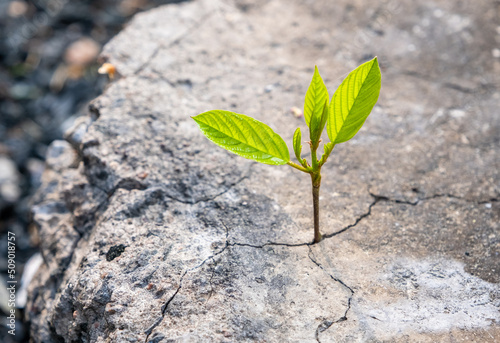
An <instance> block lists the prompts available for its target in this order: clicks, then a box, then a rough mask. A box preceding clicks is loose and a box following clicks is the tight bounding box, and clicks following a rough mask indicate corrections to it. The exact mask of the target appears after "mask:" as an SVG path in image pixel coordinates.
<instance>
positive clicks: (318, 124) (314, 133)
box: [309, 99, 329, 146]
mask: <svg viewBox="0 0 500 343" xmlns="http://www.w3.org/2000/svg"><path fill="white" fill-rule="evenodd" d="M328 112H329V110H328V99H326V100H325V102H324V104H323V110H322V114H321V116H320V117H312V118H311V127H310V129H309V133H310V137H311V143H312V144H313V146H317V144H318V142H319V139H320V137H321V133H322V132H323V129H324V128H325V124H326V120H327V118H328Z"/></svg>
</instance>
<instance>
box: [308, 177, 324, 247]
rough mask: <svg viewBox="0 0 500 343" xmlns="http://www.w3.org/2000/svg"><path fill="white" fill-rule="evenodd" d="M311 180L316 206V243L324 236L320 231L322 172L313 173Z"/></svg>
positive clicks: (314, 204) (314, 205)
mask: <svg viewBox="0 0 500 343" xmlns="http://www.w3.org/2000/svg"><path fill="white" fill-rule="evenodd" d="M311 181H312V195H313V207H314V243H319V242H320V241H321V238H322V236H321V233H320V232H319V186H320V185H321V174H320V173H319V171H318V172H317V173H312V174H311Z"/></svg>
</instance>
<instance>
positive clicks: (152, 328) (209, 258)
mask: <svg viewBox="0 0 500 343" xmlns="http://www.w3.org/2000/svg"><path fill="white" fill-rule="evenodd" d="M221 223H222V226H224V228H225V229H226V237H225V244H224V247H223V248H222V249H220V250H219V251H217V252H216V253H214V254H213V255H210V256H209V257H207V258H206V259H205V260H203V261H202V262H201V263H200V264H198V265H196V266H194V267H192V268H189V269H187V270H185V271H184V273H182V275H181V277H180V279H179V286H178V287H177V289H176V290H175V292H174V294H173V295H172V296H171V297H170V298H169V299H168V300H167V301H166V302H165V304H164V305H163V306H162V308H161V317H160V318H158V319H157V320H156V322H154V323H153V325H151V326H150V327H149V328H148V329H146V330H145V331H144V333H145V334H146V339H145V340H144V343H147V342H148V340H149V336H150V335H151V334H152V333H153V330H154V329H155V328H156V327H157V326H158V325H160V324H161V322H162V321H163V319H165V314H166V313H167V310H168V305H170V303H171V302H172V301H173V300H174V298H175V296H176V295H177V294H178V293H179V291H180V290H181V288H182V282H183V281H184V277H185V276H186V275H187V274H188V273H189V272H192V271H194V270H196V269H199V268H201V267H203V266H204V265H205V263H207V262H208V261H210V260H214V259H215V258H216V257H217V256H219V255H220V254H222V253H224V251H226V249H227V248H228V247H229V242H228V239H229V228H228V227H227V226H226V224H224V222H223V221H222V220H221Z"/></svg>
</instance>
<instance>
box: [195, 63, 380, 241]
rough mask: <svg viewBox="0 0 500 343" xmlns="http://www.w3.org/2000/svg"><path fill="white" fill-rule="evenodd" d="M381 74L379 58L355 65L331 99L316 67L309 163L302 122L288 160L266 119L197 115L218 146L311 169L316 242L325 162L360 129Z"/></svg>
mask: <svg viewBox="0 0 500 343" xmlns="http://www.w3.org/2000/svg"><path fill="white" fill-rule="evenodd" d="M380 85H381V75H380V69H379V66H378V61H377V58H376V57H375V58H374V59H372V60H371V61H368V62H366V63H364V64H362V65H360V66H359V67H357V68H356V69H354V70H353V71H352V72H351V73H349V75H348V76H347V77H346V78H345V79H344V81H343V82H342V83H341V85H340V86H339V87H338V88H337V90H336V91H335V93H334V94H333V96H332V99H331V100H330V102H329V101H328V99H329V96H328V91H327V89H326V86H325V84H324V82H323V80H322V79H321V76H320V75H319V72H318V68H317V67H315V69H314V75H313V78H312V81H311V84H310V85H309V89H308V90H307V93H306V98H305V102H304V119H305V121H306V124H307V126H308V127H309V137H310V140H309V141H308V142H307V143H308V144H309V147H310V148H311V163H309V162H308V161H307V160H306V159H305V158H302V157H301V151H302V145H301V143H302V135H301V132H300V128H297V130H295V133H294V134H293V150H294V152H295V157H297V160H298V162H299V163H298V164H297V163H295V162H292V161H290V153H289V152H288V148H287V146H286V143H285V142H284V141H283V139H282V138H281V137H280V136H279V135H278V134H277V133H275V132H274V131H273V130H272V129H271V128H270V127H269V126H267V125H266V124H264V123H262V122H260V121H258V120H255V119H253V118H251V117H248V116H245V115H243V114H237V113H233V112H229V111H222V110H213V111H208V112H204V113H201V114H199V115H197V116H195V117H193V119H194V120H195V121H196V123H198V125H199V127H200V130H201V131H202V132H203V133H204V134H205V136H206V137H207V138H208V139H210V140H211V141H212V142H214V143H215V144H217V145H218V146H220V147H222V148H224V149H227V150H229V151H231V152H233V153H235V154H238V155H240V156H242V157H245V158H248V159H251V160H254V161H257V162H261V163H265V164H272V165H284V164H288V165H289V166H291V167H293V168H295V169H298V170H300V171H302V172H304V173H307V174H309V175H311V181H312V195H313V208H314V243H317V242H319V241H320V240H321V238H322V236H321V233H320V231H319V188H320V185H321V167H322V166H323V164H325V162H326V160H327V159H328V156H330V154H331V152H332V150H333V148H334V147H335V145H336V144H339V143H344V142H347V141H348V140H349V139H351V138H352V137H354V135H355V134H356V133H357V132H358V131H359V129H360V128H361V126H363V123H364V122H365V120H366V118H367V117H368V115H369V114H370V112H371V110H372V108H373V106H374V105H375V103H376V102H377V99H378V96H379V93H380ZM325 125H326V131H327V133H328V137H329V138H330V142H328V143H326V144H324V146H323V155H321V157H320V158H319V159H318V155H317V150H318V147H319V144H320V142H321V138H320V137H321V133H322V132H323V129H324V128H325Z"/></svg>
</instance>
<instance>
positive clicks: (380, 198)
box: [368, 191, 499, 206]
mask: <svg viewBox="0 0 500 343" xmlns="http://www.w3.org/2000/svg"><path fill="white" fill-rule="evenodd" d="M368 193H370V195H371V196H372V197H373V198H375V200H376V201H386V202H393V203H396V204H406V205H410V206H417V205H418V204H419V203H421V202H423V201H427V200H432V199H437V198H451V199H458V200H462V201H466V202H472V203H476V204H478V205H482V204H486V203H489V202H498V201H499V199H498V198H490V199H487V200H473V199H468V198H465V197H461V196H458V195H454V194H450V193H437V194H433V195H429V196H426V197H423V198H417V200H416V201H409V200H400V199H392V198H390V197H388V196H385V195H379V194H374V193H372V192H370V191H368Z"/></svg>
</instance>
